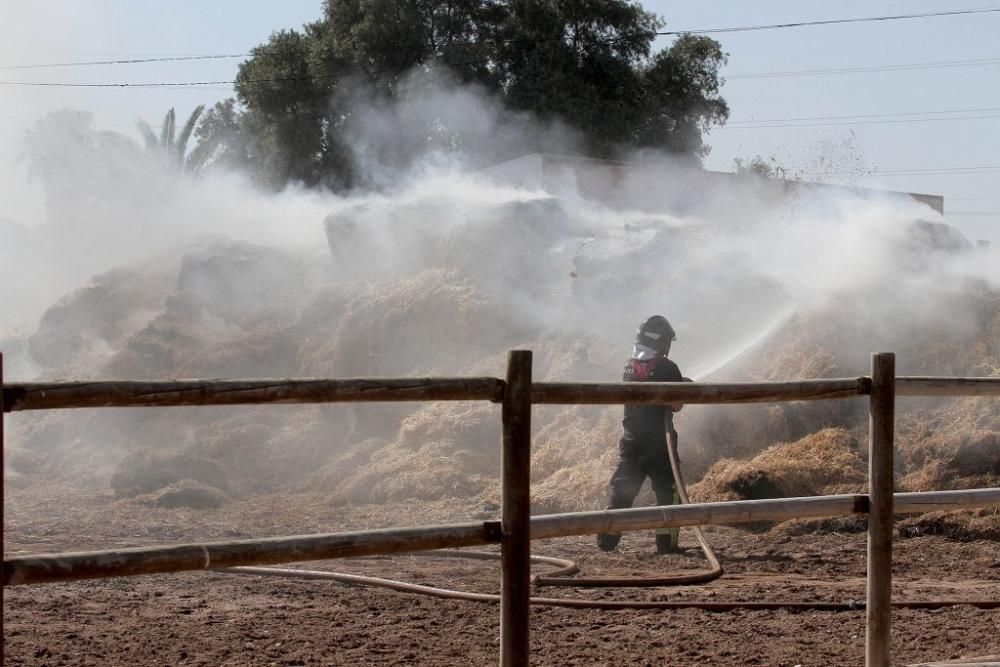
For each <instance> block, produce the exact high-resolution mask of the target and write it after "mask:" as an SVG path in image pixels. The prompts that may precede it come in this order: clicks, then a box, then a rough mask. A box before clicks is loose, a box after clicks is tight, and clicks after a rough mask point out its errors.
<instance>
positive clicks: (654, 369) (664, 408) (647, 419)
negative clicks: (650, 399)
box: [622, 357, 684, 443]
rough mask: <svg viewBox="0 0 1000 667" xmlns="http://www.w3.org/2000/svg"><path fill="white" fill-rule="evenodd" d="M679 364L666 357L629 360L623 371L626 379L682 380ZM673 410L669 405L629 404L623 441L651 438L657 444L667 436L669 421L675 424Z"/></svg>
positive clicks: (643, 380)
mask: <svg viewBox="0 0 1000 667" xmlns="http://www.w3.org/2000/svg"><path fill="white" fill-rule="evenodd" d="M683 379H684V378H683V376H682V375H681V371H680V369H679V368H677V364H675V363H674V362H672V361H671V360H670V359H667V358H666V357H654V358H653V359H646V360H644V361H640V360H638V359H629V360H628V361H626V362H625V370H624V372H623V373H622V381H623V382H681V381H682V380H683ZM672 422H673V411H672V410H671V409H670V406H669V405H626V406H625V418H624V419H623V420H622V426H623V427H624V430H625V432H624V435H623V436H622V440H623V441H625V440H650V441H653V442H656V443H661V442H665V441H666V439H667V424H668V423H670V424H671V425H672Z"/></svg>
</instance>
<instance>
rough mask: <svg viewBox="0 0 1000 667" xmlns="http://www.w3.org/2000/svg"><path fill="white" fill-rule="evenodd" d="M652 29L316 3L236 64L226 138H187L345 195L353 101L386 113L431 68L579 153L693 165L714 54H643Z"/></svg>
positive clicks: (709, 109)
mask: <svg viewBox="0 0 1000 667" xmlns="http://www.w3.org/2000/svg"><path fill="white" fill-rule="evenodd" d="M662 25H663V22H662V21H661V20H660V19H659V18H658V17H656V16H655V15H654V14H652V13H650V12H647V11H645V10H644V9H642V7H641V6H640V5H638V4H637V3H635V2H631V1H630V0H326V1H325V2H324V4H323V14H322V16H321V18H320V19H319V20H318V21H316V22H314V23H310V24H307V25H306V26H304V27H303V29H302V31H293V30H285V31H281V32H276V33H274V34H273V35H272V36H271V38H270V40H269V41H268V43H267V44H264V45H261V46H259V47H257V48H256V49H254V50H253V52H252V55H251V57H250V58H249V59H248V60H247V61H245V62H244V63H243V64H242V65H241V66H240V71H239V75H238V76H237V79H236V91H237V98H238V100H239V103H240V105H241V107H242V108H241V110H240V111H239V112H238V114H237V116H236V118H237V120H236V125H238V126H239V127H240V130H239V132H238V133H233V132H231V131H230V130H226V132H229V135H230V139H227V140H222V139H218V137H219V136H220V135H219V132H218V131H216V130H215V129H209V128H207V126H206V130H205V131H204V132H203V133H202V134H199V139H200V140H201V141H209V142H217V141H219V142H223V143H225V141H229V140H232V139H233V137H235V136H236V135H237V134H238V135H239V137H240V138H239V142H241V146H242V148H240V149H239V151H237V152H243V153H245V156H246V159H247V160H249V162H250V163H251V164H252V165H253V166H254V169H255V171H256V172H257V174H258V176H259V178H261V180H263V181H264V182H266V183H268V184H270V185H271V186H273V187H281V186H283V185H284V184H285V183H287V182H288V181H293V180H294V181H300V182H302V183H305V184H306V185H325V186H329V187H334V188H337V187H348V186H350V185H351V184H352V183H353V181H354V173H353V171H352V150H351V148H352V147H351V146H349V145H348V139H347V138H348V137H350V136H351V129H352V127H353V126H354V124H356V123H357V122H359V121H360V120H361V119H358V118H357V115H356V113H357V112H356V109H357V106H356V105H354V104H352V99H355V98H356V96H357V95H358V94H359V93H360V94H361V95H362V96H363V97H364V98H366V99H367V100H368V101H369V103H370V105H372V106H374V107H376V108H378V107H379V106H380V105H387V104H391V103H394V102H397V101H398V100H399V99H400V97H401V96H405V95H408V94H413V92H414V91H415V90H416V87H415V86H413V85H409V84H408V85H404V84H406V83H407V82H412V77H413V73H414V72H417V73H420V74H421V75H430V74H432V73H433V72H434V71H442V72H446V73H447V75H448V76H449V77H451V78H452V79H454V80H455V81H457V82H458V83H460V84H474V85H476V86H478V87H479V88H480V89H481V90H482V91H484V92H485V93H486V94H487V95H489V96H492V97H493V98H495V100H496V102H497V103H498V104H499V105H500V106H501V107H503V108H505V109H509V110H511V111H514V112H528V113H530V114H532V115H533V116H534V117H536V118H539V119H542V120H559V121H561V122H564V123H566V124H568V125H569V126H570V127H571V128H573V129H574V130H576V131H578V132H579V133H580V134H581V136H582V137H583V138H584V142H585V143H584V147H583V148H584V150H585V151H586V152H587V153H588V154H590V155H593V156H596V157H621V156H622V155H624V154H626V153H627V152H629V151H631V150H634V149H645V148H649V149H658V150H665V151H668V152H671V153H675V154H678V155H684V156H689V157H691V158H692V159H694V160H698V159H700V158H701V157H703V156H704V155H705V154H707V152H708V147H707V146H706V145H705V143H704V135H705V133H706V132H707V131H708V130H709V129H710V128H711V127H712V126H713V125H717V124H721V123H723V122H724V121H725V120H726V118H727V117H728V107H727V105H726V103H725V101H724V100H723V99H722V98H721V96H720V95H719V89H720V87H721V79H720V77H719V68H720V67H721V65H722V64H724V63H725V60H726V56H725V54H724V53H723V52H722V50H721V47H720V46H719V44H718V42H716V41H714V40H712V39H710V38H708V37H704V36H693V35H684V36H681V37H680V38H678V39H677V40H676V41H675V42H674V43H673V45H671V46H670V47H669V48H667V49H662V50H660V51H658V52H656V53H653V48H652V45H653V41H654V40H655V39H656V37H657V31H658V30H659V29H660V28H661V27H662ZM430 78H434V77H433V76H431V77H430ZM438 78H439V77H438ZM231 127H232V126H230V129H231ZM428 133H429V134H430V133H431V132H428ZM442 134H447V132H444V133H442Z"/></svg>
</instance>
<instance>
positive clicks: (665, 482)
mask: <svg viewBox="0 0 1000 667" xmlns="http://www.w3.org/2000/svg"><path fill="white" fill-rule="evenodd" d="M647 477H648V478H649V479H650V482H651V484H652V486H653V493H655V494H656V504H658V505H671V504H673V502H674V476H673V473H672V472H671V470H670V459H669V458H668V456H667V441H666V439H660V438H657V437H647V438H630V437H627V436H626V437H624V438H622V439H621V442H619V444H618V466H617V467H616V468H615V472H614V474H612V475H611V481H610V482H609V484H608V486H609V488H610V491H611V493H610V496H611V498H610V501H609V503H608V509H609V510H614V509H624V508H626V507H632V503H633V502H635V497H636V496H637V495H639V489H641V488H642V484H643V482H645V481H646V478H647ZM619 540H621V533H601V534H599V535H598V536H597V544H598V546H600V548H601V549H603V550H605V551H611V550H612V549H614V548H615V547H616V546H618V541H619ZM670 546H671V542H670V535H668V534H664V533H657V535H656V547H657V550H659V551H665V550H668V549H669V548H670Z"/></svg>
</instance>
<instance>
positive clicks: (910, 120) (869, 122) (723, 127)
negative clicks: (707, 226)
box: [714, 114, 1000, 130]
mask: <svg viewBox="0 0 1000 667" xmlns="http://www.w3.org/2000/svg"><path fill="white" fill-rule="evenodd" d="M993 118H1000V115H998V114H989V115H984V116H940V117H938V118H896V119H885V120H857V121H836V122H829V123H785V124H775V125H721V126H719V127H717V128H714V129H716V130H763V129H767V128H786V127H831V126H836V125H887V124H893V125H894V124H898V123H928V122H938V121H953V120H987V119H993ZM745 122H746V121H745Z"/></svg>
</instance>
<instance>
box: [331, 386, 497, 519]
mask: <svg viewBox="0 0 1000 667" xmlns="http://www.w3.org/2000/svg"><path fill="white" fill-rule="evenodd" d="M498 412H499V409H498V408H497V407H496V406H492V405H488V404H480V403H428V404H425V405H423V406H421V407H420V408H419V409H418V410H416V411H415V412H413V413H412V414H410V415H409V416H408V417H406V418H405V419H404V420H403V423H402V425H401V427H400V429H399V434H398V436H397V438H396V439H395V440H394V441H392V442H390V443H389V444H388V445H386V446H385V447H383V448H381V449H378V450H375V451H373V452H372V453H371V455H370V459H369V460H368V462H367V463H365V464H364V465H361V466H359V467H358V468H357V469H356V470H355V472H354V473H353V474H351V475H350V476H349V477H347V478H346V479H345V480H344V481H343V482H342V483H341V484H340V485H339V486H338V487H337V488H336V489H334V490H335V491H336V492H337V493H338V494H341V495H343V496H344V497H346V498H348V499H351V500H354V501H357V502H386V501H392V500H409V499H421V500H436V499H440V498H445V497H460V498H471V497H473V496H477V495H479V494H480V493H482V492H483V491H484V490H485V489H486V488H488V487H490V486H492V485H495V484H496V478H497V476H498V475H499V471H500V447H499V442H500V418H499V414H498Z"/></svg>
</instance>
